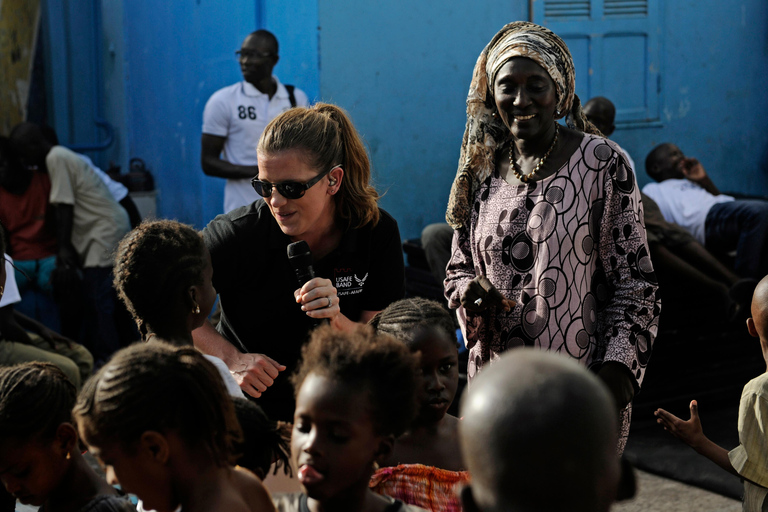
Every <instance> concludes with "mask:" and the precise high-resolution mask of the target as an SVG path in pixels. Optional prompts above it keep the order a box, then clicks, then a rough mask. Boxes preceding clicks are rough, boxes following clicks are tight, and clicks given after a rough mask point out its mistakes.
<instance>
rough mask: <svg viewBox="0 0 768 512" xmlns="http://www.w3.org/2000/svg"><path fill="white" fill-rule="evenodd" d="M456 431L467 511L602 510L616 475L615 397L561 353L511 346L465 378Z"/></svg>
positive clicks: (607, 503)
mask: <svg viewBox="0 0 768 512" xmlns="http://www.w3.org/2000/svg"><path fill="white" fill-rule="evenodd" d="M461 417H462V420H461V424H460V425H459V434H460V439H461V449H462V453H463V454H464V460H465V461H466V462H467V467H468V468H469V472H470V473H471V474H472V480H471V482H470V483H469V484H468V485H467V486H466V487H464V488H463V489H462V492H461V501H462V504H463V505H464V510H465V511H467V512H480V511H482V512H508V511H515V512H529V511H536V512H562V511H568V512H608V510H610V508H611V506H612V504H613V502H614V501H615V499H616V495H617V492H618V487H619V482H620V478H621V474H620V465H619V457H618V456H617V455H616V439H617V437H618V436H617V432H618V425H617V418H616V409H615V402H614V400H613V398H612V396H611V395H610V393H609V391H608V388H606V386H605V384H603V382H602V381H601V380H600V379H599V378H598V377H597V376H595V375H594V374H592V373H591V372H590V371H589V370H587V369H586V368H584V367H583V366H581V365H580V364H578V363H577V362H575V361H573V360H572V359H570V358H568V357H566V356H563V355H561V354H557V353H553V352H542V351H540V350H538V349H534V348H516V349H514V350H509V351H507V352H505V353H504V354H502V355H501V357H500V358H499V359H498V360H496V361H495V362H494V363H493V364H492V365H490V367H488V368H487V369H484V370H483V371H482V372H481V373H480V374H479V375H478V376H477V378H476V379H475V380H474V381H473V382H472V387H471V388H470V389H469V392H467V393H465V394H464V398H463V399H462V403H461Z"/></svg>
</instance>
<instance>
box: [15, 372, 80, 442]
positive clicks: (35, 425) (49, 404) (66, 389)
mask: <svg viewBox="0 0 768 512" xmlns="http://www.w3.org/2000/svg"><path fill="white" fill-rule="evenodd" d="M76 397H77V391H76V390H75V386H74V384H72V382H70V380H69V379H68V378H67V376H66V375H64V372H62V371H61V370H60V369H59V368H58V367H57V366H54V365H53V364H51V363H42V362H30V363H25V364H20V365H17V366H9V367H5V368H0V439H13V438H16V439H21V438H23V439H31V438H33V437H35V436H38V435H39V436H42V438H44V439H52V438H53V437H54V435H55V434H56V429H58V427H59V425H61V424H62V423H68V422H72V407H73V406H74V405H75V398H76Z"/></svg>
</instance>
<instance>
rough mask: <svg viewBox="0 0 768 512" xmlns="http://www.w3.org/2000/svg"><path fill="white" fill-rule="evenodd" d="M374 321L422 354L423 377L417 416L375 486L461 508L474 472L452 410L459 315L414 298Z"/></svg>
mask: <svg viewBox="0 0 768 512" xmlns="http://www.w3.org/2000/svg"><path fill="white" fill-rule="evenodd" d="M370 325H371V326H372V327H373V328H374V329H375V330H376V332H377V333H379V334H389V335H390V336H392V337H394V338H396V339H398V340H400V341H401V342H403V343H404V344H405V346H406V347H408V349H409V350H410V351H411V353H414V354H418V356H419V366H420V369H421V376H422V378H421V382H420V388H419V390H418V393H417V396H418V402H419V408H418V413H417V415H416V418H415V419H414V420H413V422H411V425H410V426H409V427H408V430H406V432H405V433H404V434H403V435H401V436H400V437H399V438H398V439H397V442H396V443H395V447H394V450H393V451H392V455H391V456H390V457H389V458H387V459H386V460H385V461H384V462H383V463H382V467H381V469H379V470H377V471H376V472H375V473H374V475H373V477H372V478H371V482H370V486H371V488H372V489H373V490H374V491H376V492H378V493H380V494H386V495H387V496H392V497H394V498H398V499H400V500H402V501H403V502H405V503H410V504H411V505H416V506H419V507H422V508H424V509H426V510H432V511H434V512H460V511H461V503H460V502H459V499H458V494H457V490H458V489H457V487H459V486H460V485H462V484H464V483H466V482H467V481H468V479H469V474H468V473H467V471H466V466H465V464H464V461H463V459H462V457H461V451H460V449H459V438H458V426H459V420H458V419H457V418H455V417H454V416H451V415H449V414H447V412H448V408H449V407H450V406H451V403H452V402H453V400H454V397H455V396H456V390H457V388H458V385H459V365H458V363H459V354H458V349H457V341H456V330H455V328H454V324H453V318H452V317H451V315H450V313H448V311H446V309H445V308H444V307H443V306H442V305H441V304H439V303H437V302H435V301H432V300H427V299H423V298H420V297H414V298H409V299H403V300H399V301H397V302H394V303H392V304H390V305H389V306H388V307H387V308H386V309H385V310H384V311H382V312H381V313H378V314H377V315H376V316H375V317H373V319H372V320H371V321H370Z"/></svg>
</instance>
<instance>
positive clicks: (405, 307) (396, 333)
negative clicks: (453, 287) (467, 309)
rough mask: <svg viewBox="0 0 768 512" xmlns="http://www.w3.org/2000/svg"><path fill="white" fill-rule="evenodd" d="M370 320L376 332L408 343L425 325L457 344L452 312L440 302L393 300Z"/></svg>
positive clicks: (413, 299) (416, 299)
mask: <svg viewBox="0 0 768 512" xmlns="http://www.w3.org/2000/svg"><path fill="white" fill-rule="evenodd" d="M368 323H369V325H371V326H372V327H373V328H374V329H375V330H376V332H378V333H382V334H389V335H390V336H392V337H394V338H397V339H398V340H400V341H402V342H403V343H405V344H406V345H408V346H410V345H411V343H413V341H414V339H415V338H416V336H417V335H418V334H419V333H420V332H421V329H422V328H434V329H438V330H439V331H441V332H443V333H444V334H445V336H447V337H448V339H449V340H451V341H453V343H454V344H457V343H458V341H457V339H456V328H455V326H454V324H453V318H451V314H450V313H448V311H447V310H446V309H445V308H444V307H443V306H442V305H441V304H440V303H439V302H436V301H434V300H428V299H424V298H421V297H412V298H408V299H402V300H398V301H397V302H393V303H392V304H390V305H389V306H387V307H386V309H384V310H383V311H380V312H378V313H377V314H376V316H374V317H373V318H372V319H371V321H370V322H368Z"/></svg>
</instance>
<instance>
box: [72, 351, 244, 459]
mask: <svg viewBox="0 0 768 512" xmlns="http://www.w3.org/2000/svg"><path fill="white" fill-rule="evenodd" d="M73 413H74V416H75V418H76V419H77V421H78V424H80V425H81V428H82V430H83V432H84V433H85V437H86V441H87V442H89V443H93V444H95V445H97V446H98V445H100V444H103V443H110V442H119V443H120V444H121V445H123V446H130V445H131V443H133V442H134V441H136V440H138V439H139V438H140V437H141V434H142V433H143V432H146V431H148V430H155V431H158V432H167V431H170V430H173V431H176V432H178V433H179V435H180V436H181V438H182V439H184V440H185V441H186V442H187V443H188V446H203V447H204V448H205V449H206V451H207V452H208V453H209V455H210V457H211V459H212V460H213V461H214V462H215V463H216V464H218V465H224V464H227V463H228V462H231V460H230V457H231V454H232V446H233V443H235V442H239V441H240V440H241V436H242V433H241V430H240V426H239V424H238V423H237V418H236V417H235V412H234V408H233V406H232V401H231V400H230V398H229V396H228V395H227V392H226V389H225V388H224V383H223V382H222V380H221V376H220V375H219V373H218V371H217V370H216V368H215V367H214V366H213V365H212V364H211V363H210V362H209V361H207V360H206V359H205V357H204V356H203V355H202V354H201V353H200V352H198V351H197V350H196V349H194V348H192V347H173V346H171V345H168V344H166V343H163V342H157V343H152V344H137V345H132V346H130V347H128V348H125V349H123V350H121V351H119V352H117V354H115V356H114V357H113V358H112V359H111V360H110V362H109V363H107V364H106V365H105V366H104V367H103V368H102V369H101V370H99V372H98V373H97V374H96V375H94V376H93V377H92V378H91V379H89V380H88V382H87V383H86V385H85V386H84V387H83V390H82V392H81V393H80V397H79V398H78V401H77V404H76V405H75V408H74V411H73Z"/></svg>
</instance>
